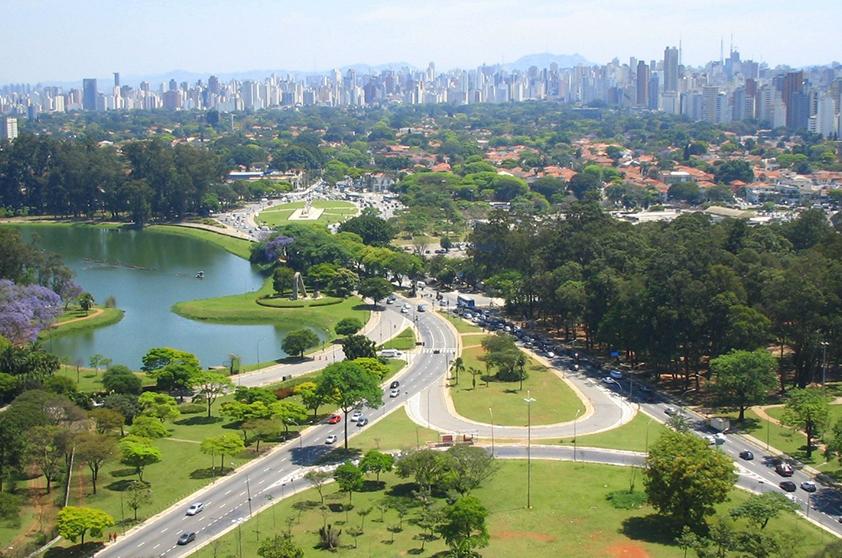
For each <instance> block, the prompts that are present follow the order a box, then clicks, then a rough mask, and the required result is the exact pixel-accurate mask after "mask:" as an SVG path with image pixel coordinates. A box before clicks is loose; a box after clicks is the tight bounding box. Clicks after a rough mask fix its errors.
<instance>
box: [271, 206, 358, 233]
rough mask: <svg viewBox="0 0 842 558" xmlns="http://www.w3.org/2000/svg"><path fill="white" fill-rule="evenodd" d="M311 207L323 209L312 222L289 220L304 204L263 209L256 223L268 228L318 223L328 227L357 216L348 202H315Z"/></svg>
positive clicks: (354, 209) (355, 210)
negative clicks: (291, 224)
mask: <svg viewBox="0 0 842 558" xmlns="http://www.w3.org/2000/svg"><path fill="white" fill-rule="evenodd" d="M312 205H313V207H314V208H316V209H324V211H323V212H322V214H321V215H319V218H318V219H316V220H313V221H290V220H289V218H290V216H291V215H292V214H293V213H294V212H295V210H296V209H301V208H303V207H304V202H292V203H285V204H280V205H274V206H272V207H269V208H267V209H264V210H263V211H261V212H260V214H259V215H258V216H257V221H258V222H259V223H261V224H265V225H268V226H270V227H277V226H279V225H287V224H289V223H318V224H319V225H329V224H331V223H341V222H342V221H345V220H346V219H349V218H351V217H353V216H354V215H356V214H357V207H356V206H355V205H354V204H352V203H350V202H345V201H330V200H315V201H313V204H312Z"/></svg>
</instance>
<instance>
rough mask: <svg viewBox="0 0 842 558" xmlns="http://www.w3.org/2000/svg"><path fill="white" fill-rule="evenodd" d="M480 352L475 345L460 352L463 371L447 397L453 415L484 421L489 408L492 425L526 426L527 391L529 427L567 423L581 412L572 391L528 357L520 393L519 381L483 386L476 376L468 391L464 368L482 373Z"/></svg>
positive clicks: (487, 418) (480, 379)
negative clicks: (530, 415) (475, 382)
mask: <svg viewBox="0 0 842 558" xmlns="http://www.w3.org/2000/svg"><path fill="white" fill-rule="evenodd" d="M480 340H481V337H477V338H476V343H479V342H480ZM483 352H484V351H483V350H482V347H478V346H474V347H468V348H466V349H463V351H462V359H463V361H464V362H465V370H466V371H465V372H463V373H461V374H460V375H459V383H458V385H455V386H453V385H452V383H451V386H452V387H451V389H450V396H451V397H452V399H453V404H454V405H455V407H456V412H457V413H459V414H460V415H462V416H463V417H465V418H467V419H470V420H475V421H478V422H488V421H489V414H488V409H489V407H490V408H492V409H493V410H494V423H495V424H498V425H501V426H526V422H527V416H526V403H524V401H523V398H524V397H526V395H527V393H528V392H529V393H531V396H532V397H533V398H535V402H533V403H532V424H533V425H541V424H555V423H559V422H567V421H570V420H573V419H575V418H576V412H577V410H578V411H579V412H580V413H581V412H583V411H584V410H585V408H584V405H583V404H582V402H581V401H580V400H579V398H578V397H577V396H576V394H575V393H574V391H573V390H572V389H570V388H569V387H568V386H567V384H565V383H564V381H563V380H561V379H560V378H559V377H558V376H556V375H555V373H553V372H552V371H551V370H549V369H548V368H546V367H545V366H544V365H542V364H540V363H538V362H537V361H535V360H534V359H532V358H529V361H528V363H527V365H526V370H527V372H528V374H529V377H528V378H527V379H526V380H524V382H523V390H520V383H519V382H497V381H494V380H493V379H491V380H490V382H489V385H488V387H486V384H485V381H484V380H483V379H482V378H481V377H480V376H477V378H476V380H477V385H476V388H472V387H471V386H472V378H471V375H470V374H469V373H468V372H467V369H468V368H470V367H474V368H477V369H479V370H481V371H482V372H483V375H484V374H485V363H483V362H480V360H479V359H478V357H479V356H480V355H482V354H483Z"/></svg>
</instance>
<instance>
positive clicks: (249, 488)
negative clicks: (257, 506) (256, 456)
mask: <svg viewBox="0 0 842 558" xmlns="http://www.w3.org/2000/svg"><path fill="white" fill-rule="evenodd" d="M231 467H236V465H235V464H234V462H233V461H232V462H231ZM245 474H246V494H248V503H249V518H251V486H250V485H249V474H248V471H245Z"/></svg>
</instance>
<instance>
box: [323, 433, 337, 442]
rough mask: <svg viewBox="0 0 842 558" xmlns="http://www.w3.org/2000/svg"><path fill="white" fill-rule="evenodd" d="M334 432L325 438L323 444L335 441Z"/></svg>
mask: <svg viewBox="0 0 842 558" xmlns="http://www.w3.org/2000/svg"><path fill="white" fill-rule="evenodd" d="M336 439H337V438H336V434H331V435H330V436H328V437H327V438H325V444H327V445H331V444H335V443H336Z"/></svg>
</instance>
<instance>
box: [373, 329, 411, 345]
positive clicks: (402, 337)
mask: <svg viewBox="0 0 842 558" xmlns="http://www.w3.org/2000/svg"><path fill="white" fill-rule="evenodd" d="M379 348H380V349H397V350H399V351H409V350H411V349H414V348H415V332H414V331H413V330H412V328H411V327H408V328H406V329H405V330H403V331H402V332H400V333H398V334H397V335H396V336H395V337H393V338H392V339H390V340H389V341H386V342H385V343H383V344H382V345H381V346H380V347H379Z"/></svg>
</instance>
